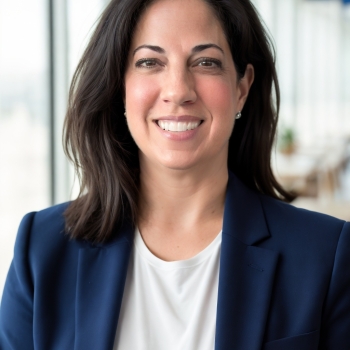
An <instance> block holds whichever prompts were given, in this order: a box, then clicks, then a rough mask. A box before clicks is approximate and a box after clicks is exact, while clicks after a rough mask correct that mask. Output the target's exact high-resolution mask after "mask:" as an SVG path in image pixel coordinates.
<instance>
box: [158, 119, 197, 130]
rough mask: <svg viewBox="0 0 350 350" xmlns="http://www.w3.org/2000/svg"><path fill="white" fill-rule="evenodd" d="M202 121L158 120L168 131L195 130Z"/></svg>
mask: <svg viewBox="0 0 350 350" xmlns="http://www.w3.org/2000/svg"><path fill="white" fill-rule="evenodd" d="M200 123H201V122H200V121H198V122H173V121H168V120H158V125H159V126H160V127H161V128H162V129H163V130H166V131H175V132H181V131H186V130H193V129H195V128H197V127H198V126H199V124H200Z"/></svg>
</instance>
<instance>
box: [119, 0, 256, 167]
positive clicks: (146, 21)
mask: <svg viewBox="0 0 350 350" xmlns="http://www.w3.org/2000/svg"><path fill="white" fill-rule="evenodd" d="M252 80H253V68H252V67H251V66H249V65H248V69H247V71H246V74H245V76H244V77H243V78H242V79H240V80H238V78H237V73H236V70H235V66H234V62H233V59H232V56H231V52H230V49H229V46H228V43H227V41H226V38H225V34H224V32H223V29H222V27H221V24H220V22H219V21H218V20H217V18H216V17H215V15H214V13H213V12H212V9H211V8H210V7H209V6H208V5H207V4H206V3H204V2H203V1H202V0H159V1H156V2H155V3H153V4H152V5H150V6H149V7H148V8H147V10H146V11H145V12H144V14H143V15H142V16H141V18H140V21H139V23H138V25H137V27H136V30H135V34H134V36H133V39H132V42H131V49H130V53H129V58H128V64H127V69H126V73H125V108H126V112H127V123H128V126H129V129H130V132H131V134H132V136H133V138H134V140H135V142H136V144H137V145H138V147H139V150H140V152H139V153H140V164H141V166H143V165H145V164H146V163H147V164H149V165H152V166H156V167H160V168H162V167H166V168H170V169H183V170H185V169H191V168H193V167H196V166H198V165H200V166H212V167H217V166H222V165H224V166H227V165H226V164H227V153H228V142H229V138H230V135H231V133H232V129H233V126H234V122H235V115H236V113H237V112H238V111H241V110H242V108H243V105H244V102H245V99H246V97H247V94H248V91H249V87H250V85H251V83H252ZM243 118H244V116H243Z"/></svg>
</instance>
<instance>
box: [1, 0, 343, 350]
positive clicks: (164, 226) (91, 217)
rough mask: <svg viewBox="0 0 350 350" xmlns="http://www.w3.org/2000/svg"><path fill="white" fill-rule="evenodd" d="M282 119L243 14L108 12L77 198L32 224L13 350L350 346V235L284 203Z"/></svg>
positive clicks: (72, 132)
mask: <svg viewBox="0 0 350 350" xmlns="http://www.w3.org/2000/svg"><path fill="white" fill-rule="evenodd" d="M272 86H274V88H275V100H276V107H275V108H274V105H273V101H274V99H273V98H272V95H273V91H272ZM278 104H279V93H278V82H277V77H276V72H275V67H274V60H273V55H272V53H271V48H270V45H269V41H268V38H267V36H266V33H265V32H264V30H263V27H262V25H261V23H260V20H259V18H258V16H257V14H256V12H255V10H254V8H253V6H252V5H251V3H250V2H249V0H227V1H214V0H206V1H204V0H186V1H185V0H158V1H145V0H124V1H123V0H113V1H112V2H111V3H110V4H109V5H108V7H107V9H106V10H105V12H104V14H103V15H102V17H101V20H100V22H99V25H98V27H97V29H96V31H95V34H94V35H93V37H92V39H91V41H90V44H89V46H88V48H87V50H86V52H85V54H84V56H83V58H82V60H81V62H80V64H79V66H78V69H77V71H76V74H75V76H74V79H73V83H72V88H71V92H70V104H69V108H68V113H67V118H66V124H65V131H66V148H67V150H68V153H69V154H70V155H71V159H72V160H73V162H74V164H75V166H76V168H77V170H78V172H79V174H80V175H81V193H80V196H79V198H78V199H76V200H75V201H73V202H72V203H68V204H63V205H58V206H55V207H52V208H50V209H47V210H44V211H42V212H38V213H30V214H28V215H27V216H26V217H25V218H24V219H23V221H22V223H21V226H20V229H19V233H18V238H17V242H16V247H15V255H14V260H13V263H12V265H11V268H10V271H9V275H8V279H7V282H6V286H5V290H4V295H3V300H2V307H1V340H2V349H6V350H7V349H45V350H47V349H84V350H86V349H99V350H100V349H118V350H119V349H152V350H158V349H167V350H168V349H181V350H182V349H188V350H194V349H200V350H206V349H208V350H209V349H216V350H224V349H237V350H239V349H240V350H243V349H244V350H258V349H265V350H276V349H283V350H286V349H287V350H288V349H293V350H294V349H298V350H303V349H305V350H306V349H307V350H312V349H334V350H342V349H344V350H345V349H349V348H350V336H349V334H350V333H349V331H350V269H349V263H350V225H349V224H348V223H345V222H343V221H340V220H337V219H334V218H331V217H328V216H325V215H321V214H316V213H311V212H307V211H304V210H300V209H296V208H293V207H291V206H289V205H288V204H285V203H283V202H282V201H281V200H280V199H282V200H288V199H290V197H289V195H288V193H286V192H285V191H284V190H283V189H282V188H281V187H280V186H279V185H278V183H277V182H276V180H275V179H274V177H273V175H272V172H271V168H270V153H271V148H272V144H273V140H274V136H275V130H276V123H277V115H278ZM124 114H125V117H124Z"/></svg>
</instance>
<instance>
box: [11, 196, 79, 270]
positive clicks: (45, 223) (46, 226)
mask: <svg viewBox="0 0 350 350" xmlns="http://www.w3.org/2000/svg"><path fill="white" fill-rule="evenodd" d="M68 206H69V202H67V203H62V204H58V205H55V206H52V207H50V208H47V209H44V210H41V211H38V212H31V213H28V214H27V215H25V216H24V217H23V219H22V221H21V223H20V226H19V229H18V233H17V238H16V243H15V252H14V257H15V261H16V260H17V261H18V260H22V259H24V260H25V261H27V262H28V263H29V264H30V265H31V266H32V267H33V271H34V270H35V268H37V267H38V266H39V265H40V266H42V267H45V264H46V263H48V262H50V263H52V262H55V261H56V262H57V263H59V262H60V261H62V259H63V258H64V259H67V258H68V259H69V256H70V252H71V253H72V254H71V256H72V257H73V256H76V255H77V254H76V252H77V250H78V249H79V248H80V247H81V245H82V244H83V243H82V242H79V241H74V240H71V239H70V237H69V236H68V235H67V233H66V230H65V218H64V212H65V210H66V209H67V207H68Z"/></svg>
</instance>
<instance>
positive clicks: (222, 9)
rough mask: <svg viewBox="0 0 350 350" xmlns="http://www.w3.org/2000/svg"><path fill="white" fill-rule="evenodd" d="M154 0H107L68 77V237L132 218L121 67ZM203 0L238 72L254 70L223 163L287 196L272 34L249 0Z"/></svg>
mask: <svg viewBox="0 0 350 350" xmlns="http://www.w3.org/2000/svg"><path fill="white" fill-rule="evenodd" d="M152 2H153V0H112V1H111V2H110V3H109V5H108V6H107V8H106V9H105V11H104V12H103V14H102V16H101V18H100V20H99V23H98V25H97V28H96V30H95V32H94V34H93V36H92V38H91V40H90V43H89V45H88V47H87V49H86V51H85V53H84V55H83V57H82V59H81V61H80V63H79V65H78V67H77V69H76V71H75V74H74V76H73V80H72V84H71V88H70V93H69V104H68V111H67V115H66V120H65V125H64V131H65V135H64V147H65V151H66V153H67V155H68V157H69V158H70V160H71V161H72V162H73V163H74V166H75V169H76V172H77V174H78V176H79V180H80V186H81V187H80V194H79V196H78V198H77V199H76V200H74V201H73V202H72V203H71V204H70V205H69V207H68V209H67V210H66V212H65V217H66V228H67V231H68V232H69V234H70V236H71V237H72V238H80V239H85V240H88V241H91V242H95V243H97V242H103V241H105V240H108V239H110V238H111V237H112V236H113V234H114V233H115V232H116V229H117V228H118V227H120V226H121V225H122V224H123V221H124V220H127V221H130V222H131V223H136V221H137V213H138V208H137V203H138V186H139V161H138V149H137V146H136V144H135V142H134V141H133V139H132V137H131V135H130V133H129V131H128V128H127V125H126V122H125V118H124V104H123V94H124V73H125V68H126V61H127V56H128V52H129V48H130V43H131V38H132V35H133V32H134V29H135V26H136V24H137V21H138V19H139V17H140V15H141V14H142V13H143V11H144V10H145V8H146V6H149V5H150V4H151V3H152ZM205 2H206V3H208V4H209V5H210V6H211V7H212V8H213V10H214V13H215V14H216V16H217V17H218V19H219V20H220V22H221V23H222V26H223V29H224V32H225V35H226V38H227V40H228V43H229V46H230V49H231V53H232V57H233V60H234V62H235V66H236V70H237V72H238V76H239V77H242V76H243V75H244V72H245V69H246V67H247V64H248V63H250V64H252V65H253V66H254V69H255V80H254V83H253V85H252V87H251V90H250V93H249V96H248V99H247V101H246V104H245V107H244V109H243V111H242V115H243V117H242V118H241V119H240V120H238V121H237V122H236V124H235V127H234V130H233V133H232V136H231V139H230V142H229V157H228V168H229V169H230V170H232V171H233V172H234V173H235V174H236V175H237V176H238V177H239V178H240V179H241V180H242V181H243V182H244V183H245V184H246V185H247V186H248V187H250V188H252V189H255V190H257V191H258V192H260V193H263V194H267V195H270V196H272V197H275V198H279V199H282V200H290V199H291V198H292V197H291V195H290V194H289V193H288V192H286V191H285V190H284V189H283V188H282V187H281V186H280V185H279V184H278V182H277V181H276V179H275V177H274V175H273V173H272V170H271V164H270V160H271V150H272V147H273V143H274V138H275V133H276V126H277V119H278V111H279V102H280V94H279V85H278V80H277V75H276V69H275V62H274V51H273V46H272V44H271V41H270V39H269V37H268V35H267V33H266V31H265V29H264V28H263V26H262V23H261V20H260V19H259V16H258V14H257V12H256V10H255V9H254V7H253V5H252V4H251V2H250V1H249V0H205ZM273 93H274V95H273Z"/></svg>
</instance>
